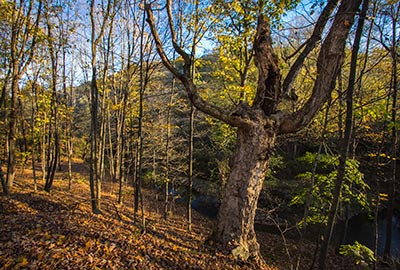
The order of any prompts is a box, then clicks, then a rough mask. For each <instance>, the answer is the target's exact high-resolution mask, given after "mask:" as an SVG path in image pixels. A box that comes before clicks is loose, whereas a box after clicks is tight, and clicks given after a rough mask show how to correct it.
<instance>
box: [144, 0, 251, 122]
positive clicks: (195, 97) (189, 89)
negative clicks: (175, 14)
mask: <svg viewBox="0 0 400 270" xmlns="http://www.w3.org/2000/svg"><path fill="white" fill-rule="evenodd" d="M145 10H146V13H147V23H148V24H149V27H150V31H151V34H152V36H153V38H154V40H155V43H156V49H157V52H158V54H159V56H160V58H161V61H162V62H163V64H164V65H165V67H166V68H167V69H168V70H169V71H171V72H172V74H173V75H174V76H175V77H176V78H178V79H179V80H180V81H181V82H182V84H183V86H184V87H185V90H186V93H187V94H188V97H189V99H190V101H191V102H192V103H193V105H194V106H195V107H196V108H197V109H199V110H200V111H202V112H204V113H206V114H208V115H210V116H212V117H215V118H217V119H219V120H221V121H223V122H225V123H227V124H230V125H232V126H236V127H238V126H247V125H251V124H252V121H251V120H250V119H248V118H242V117H237V116H235V115H232V114H231V113H229V112H228V111H225V110H223V109H222V108H219V107H217V106H215V105H213V104H210V103H208V102H207V101H205V100H204V99H203V98H202V97H201V96H200V95H199V93H198V90H197V87H196V85H195V84H194V82H193V78H192V77H191V74H190V70H191V65H190V64H191V59H190V55H188V54H187V53H186V52H185V51H184V50H183V49H182V47H180V46H179V45H178V43H177V41H176V37H175V30H174V28H173V21H172V12H171V1H170V0H168V1H167V11H168V20H169V27H170V31H171V35H172V43H173V46H174V49H175V51H176V52H177V53H179V54H180V55H181V56H182V57H183V60H184V62H185V64H184V67H183V68H184V72H183V73H182V72H180V71H179V70H178V69H177V68H175V67H174V65H173V64H172V63H171V61H170V60H169V58H168V56H167V54H166V53H165V50H164V48H163V45H162V42H161V39H160V36H159V34H158V31H157V29H156V26H155V19H154V15H153V11H152V9H151V4H146V5H145Z"/></svg>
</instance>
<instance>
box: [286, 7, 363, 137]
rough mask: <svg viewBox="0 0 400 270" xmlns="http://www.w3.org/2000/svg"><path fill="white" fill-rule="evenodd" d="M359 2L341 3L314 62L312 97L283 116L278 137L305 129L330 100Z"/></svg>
mask: <svg viewBox="0 0 400 270" xmlns="http://www.w3.org/2000/svg"><path fill="white" fill-rule="evenodd" d="M360 3H361V0H351V1H342V2H341V4H340V7H339V10H338V12H337V14H336V16H335V20H334V22H333V25H332V27H331V29H330V30H329V33H328V35H327V37H326V39H325V41H324V43H323V44H322V46H321V51H320V53H319V56H318V61H317V79H316V81H315V84H314V87H313V91H312V94H311V96H310V98H309V99H308V100H307V102H306V103H305V104H304V106H303V107H302V108H301V109H300V110H299V111H297V112H294V113H292V114H290V115H288V116H284V117H283V120H282V122H281V123H280V127H279V133H280V134H285V133H292V132H296V131H297V130H299V129H300V128H302V127H304V126H306V125H307V124H308V123H309V122H310V121H311V120H312V119H313V117H314V116H315V114H316V113H317V112H318V111H319V109H320V108H321V107H322V106H323V104H324V103H325V101H326V100H327V99H328V98H329V97H330V95H331V92H332V90H333V89H334V88H335V82H336V77H337V74H338V70H339V67H340V66H341V65H342V62H343V58H344V48H345V44H346V40H347V36H348V33H349V31H350V28H351V26H352V25H353V22H354V17H355V15H356V14H357V11H358V9H359V6H360Z"/></svg>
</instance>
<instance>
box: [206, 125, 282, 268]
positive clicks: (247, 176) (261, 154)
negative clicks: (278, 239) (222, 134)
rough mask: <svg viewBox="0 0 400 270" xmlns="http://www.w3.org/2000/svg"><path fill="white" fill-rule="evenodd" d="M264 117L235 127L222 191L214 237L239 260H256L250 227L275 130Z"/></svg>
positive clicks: (252, 223)
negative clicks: (230, 162)
mask: <svg viewBox="0 0 400 270" xmlns="http://www.w3.org/2000/svg"><path fill="white" fill-rule="evenodd" d="M263 122H265V121H262V119H260V122H259V123H257V124H255V125H253V126H251V127H246V128H239V129H238V135H237V145H236V151H235V156H234V162H233V164H234V165H233V167H232V171H231V173H230V175H229V178H228V181H227V184H226V186H225V189H224V191H223V195H222V198H223V199H222V204H221V208H220V211H219V215H218V226H217V228H216V230H215V232H214V235H213V236H214V237H215V239H216V240H217V241H219V242H221V243H222V244H223V245H224V246H226V247H227V248H228V249H229V250H231V251H232V253H233V254H234V255H236V256H237V257H240V258H241V259H243V260H248V259H251V258H253V259H255V260H259V259H260V258H261V256H259V255H260V254H259V244H258V242H257V239H256V233H255V231H254V217H255V214H256V209H257V201H258V197H259V194H260V192H261V189H262V186H263V179H264V178H265V173H266V170H267V167H268V161H269V158H270V152H271V149H272V148H273V146H274V143H275V137H276V134H275V132H274V131H272V130H268V129H267V128H265V127H264V123H263Z"/></svg>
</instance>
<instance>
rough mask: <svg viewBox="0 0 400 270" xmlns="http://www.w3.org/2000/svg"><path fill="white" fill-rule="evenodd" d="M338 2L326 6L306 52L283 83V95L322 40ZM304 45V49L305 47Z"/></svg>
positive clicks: (297, 60)
mask: <svg viewBox="0 0 400 270" xmlns="http://www.w3.org/2000/svg"><path fill="white" fill-rule="evenodd" d="M337 3H338V0H331V1H329V2H328V4H326V6H325V8H324V9H323V11H322V12H321V15H320V16H319V18H318V20H317V23H316V25H315V28H314V31H313V33H312V35H311V37H310V38H309V39H308V40H307V41H306V43H305V44H303V45H305V48H304V50H303V51H302V52H301V53H300V55H299V57H298V58H297V59H296V61H295V62H294V63H293V65H292V67H291V68H290V70H289V72H288V74H287V76H286V78H285V80H284V81H283V85H282V87H283V93H285V94H287V93H289V91H290V87H291V85H292V84H293V81H294V80H295V78H296V76H297V74H298V72H299V70H300V69H301V67H302V66H303V63H304V60H305V59H306V58H307V56H308V55H309V54H310V52H311V51H312V50H313V49H314V48H315V46H316V44H317V42H318V41H320V40H321V37H322V32H323V31H324V29H325V26H326V23H327V22H328V20H329V18H330V16H331V13H332V12H333V10H334V9H335V7H336V5H337ZM303 45H302V47H303Z"/></svg>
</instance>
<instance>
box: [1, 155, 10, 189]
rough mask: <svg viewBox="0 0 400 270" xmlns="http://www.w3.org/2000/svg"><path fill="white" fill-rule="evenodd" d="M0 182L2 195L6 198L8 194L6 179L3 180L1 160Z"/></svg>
mask: <svg viewBox="0 0 400 270" xmlns="http://www.w3.org/2000/svg"><path fill="white" fill-rule="evenodd" d="M0 181H1V187H2V188H3V195H5V196H8V195H9V194H10V192H9V190H8V186H7V183H6V179H5V178H4V174H3V168H2V162H1V160H0Z"/></svg>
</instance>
